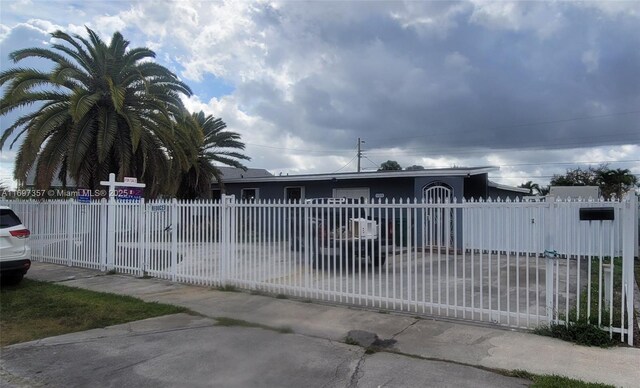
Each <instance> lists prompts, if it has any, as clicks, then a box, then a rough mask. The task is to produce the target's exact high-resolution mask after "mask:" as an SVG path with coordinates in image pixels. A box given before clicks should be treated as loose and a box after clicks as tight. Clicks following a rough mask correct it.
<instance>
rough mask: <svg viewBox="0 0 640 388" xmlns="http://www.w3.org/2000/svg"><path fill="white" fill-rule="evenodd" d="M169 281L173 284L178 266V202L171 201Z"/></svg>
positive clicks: (175, 200)
mask: <svg viewBox="0 0 640 388" xmlns="http://www.w3.org/2000/svg"><path fill="white" fill-rule="evenodd" d="M171 225H173V227H172V228H171V281H173V282H175V281H176V277H177V268H176V267H177V265H178V200H177V199H175V198H174V199H173V200H171Z"/></svg>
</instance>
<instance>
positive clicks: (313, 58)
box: [0, 0, 640, 185]
mask: <svg viewBox="0 0 640 388" xmlns="http://www.w3.org/2000/svg"><path fill="white" fill-rule="evenodd" d="M85 26H87V27H90V28H92V29H94V30H95V31H97V32H98V33H99V34H100V35H101V36H102V37H103V38H104V39H106V40H108V39H109V38H110V36H111V35H112V34H113V33H114V32H115V31H120V32H121V33H122V34H123V35H124V37H125V38H126V39H128V40H129V41H131V46H132V47H140V46H145V47H148V48H151V49H152V50H154V51H155V52H156V54H157V57H156V60H157V62H159V63H160V64H162V65H164V66H166V67H167V68H169V69H170V70H172V71H173V72H174V73H176V74H177V75H178V76H179V77H180V78H181V79H182V80H183V81H185V82H186V83H187V84H188V85H189V86H190V87H191V88H192V89H193V91H194V94H193V95H192V96H191V97H189V98H185V99H184V102H185V105H186V106H187V107H188V108H189V109H190V110H191V111H199V110H203V111H204V112H206V113H207V114H211V115H213V116H215V117H220V118H222V119H223V120H224V121H225V122H226V123H227V126H228V128H229V130H232V131H235V132H238V133H240V134H241V135H242V140H243V141H244V142H245V143H246V145H247V147H246V150H245V153H246V154H247V155H248V156H250V157H251V161H250V162H248V163H247V165H248V166H249V167H254V168H265V169H267V170H269V171H270V172H272V173H274V174H279V173H283V174H303V173H333V172H352V171H355V170H356V165H357V158H356V146H357V141H358V138H361V139H362V140H363V142H364V143H363V144H362V149H363V158H362V160H361V165H362V167H363V170H364V171H373V170H375V169H376V168H378V167H379V166H380V164H381V163H382V162H385V161H387V160H395V161H398V162H399V163H400V164H401V165H402V166H403V167H407V166H411V165H421V166H424V167H425V168H438V167H452V166H458V167H461V166H465V167H467V166H468V167H474V166H487V165H492V166H498V167H500V170H499V171H496V172H494V173H491V174H490V179H491V180H493V181H496V182H499V183H502V184H508V185H518V184H521V183H523V182H525V181H534V182H538V183H541V184H547V183H548V182H549V180H550V178H551V177H552V176H553V174H561V173H564V172H565V171H566V170H567V169H568V168H574V167H578V166H580V167H588V166H590V165H591V166H597V165H599V164H600V163H608V164H609V167H611V168H628V169H630V170H631V171H632V172H633V173H634V174H640V76H639V75H638V72H639V69H640V34H639V33H638V31H640V2H638V1H635V2H611V1H607V2H590V1H587V2H487V1H475V0H474V1H464V2H444V1H438V2H426V1H423V2H419V1H414V2H401V1H393V2H384V1H374V2H366V1H353V2H329V1H312V2H303V1H256V2H249V1H225V2H223V1H196V0H183V1H154V0H145V1H98V0H84V1H61V0H49V1H39V0H12V1H9V0H0V69H2V70H5V69H7V68H10V67H11V66H13V64H12V63H10V62H9V60H8V57H7V56H8V54H9V53H10V52H12V51H14V50H17V49H21V48H26V47H46V46H47V45H49V44H51V42H52V40H51V38H50V36H49V35H48V34H49V33H51V32H53V31H55V30H58V29H60V30H64V31H66V32H70V33H74V34H81V35H84V34H85V30H84V28H85ZM33 66H36V67H38V66H44V64H42V63H38V62H36V63H34V64H33ZM15 117H16V116H11V115H7V116H2V117H0V129H2V130H3V129H5V128H6V127H8V126H9V125H10V124H11V123H12V121H13V120H15ZM18 143H19V142H18ZM16 149H17V145H16V146H14V147H13V149H9V147H8V146H5V148H4V149H3V150H2V151H1V152H0V180H4V181H10V180H11V176H12V171H13V163H14V160H15V155H16Z"/></svg>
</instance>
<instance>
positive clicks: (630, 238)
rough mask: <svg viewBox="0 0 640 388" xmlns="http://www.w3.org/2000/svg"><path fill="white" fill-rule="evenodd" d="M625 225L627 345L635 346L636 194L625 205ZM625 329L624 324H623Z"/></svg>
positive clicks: (623, 253) (624, 263) (624, 261)
mask: <svg viewBox="0 0 640 388" xmlns="http://www.w3.org/2000/svg"><path fill="white" fill-rule="evenodd" d="M622 205H623V212H622V217H623V220H624V221H623V223H622V268H623V274H624V280H623V282H624V292H625V294H626V302H627V306H626V310H627V311H626V313H627V330H628V331H627V344H629V345H630V346H633V329H634V327H633V315H634V313H633V312H634V306H633V294H634V282H635V279H634V275H633V260H634V257H633V254H634V251H635V247H634V245H635V244H636V234H635V231H636V223H637V222H638V219H637V216H636V211H637V209H638V197H636V195H635V193H633V192H632V193H630V194H629V197H628V200H627V201H625V202H624V203H623V204H622ZM621 326H623V328H624V323H622V325H621Z"/></svg>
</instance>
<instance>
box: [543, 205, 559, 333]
mask: <svg viewBox="0 0 640 388" xmlns="http://www.w3.org/2000/svg"><path fill="white" fill-rule="evenodd" d="M552 201H553V202H552V203H548V205H547V206H546V210H547V211H546V212H545V213H546V216H545V220H544V222H545V229H546V234H545V245H544V246H545V250H546V251H545V255H544V256H545V260H546V270H545V275H546V276H545V287H546V290H545V302H546V310H547V323H548V324H549V325H551V324H552V323H553V311H554V305H553V265H554V264H555V259H556V257H555V256H554V255H553V254H551V253H547V252H554V250H555V241H554V237H555V232H556V230H555V223H554V221H555V216H556V212H555V210H554V209H556V208H557V204H555V200H554V199H552Z"/></svg>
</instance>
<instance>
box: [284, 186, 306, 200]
mask: <svg viewBox="0 0 640 388" xmlns="http://www.w3.org/2000/svg"><path fill="white" fill-rule="evenodd" d="M284 199H285V200H286V201H290V202H296V201H301V200H303V199H304V187H302V186H292V187H285V188H284Z"/></svg>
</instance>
